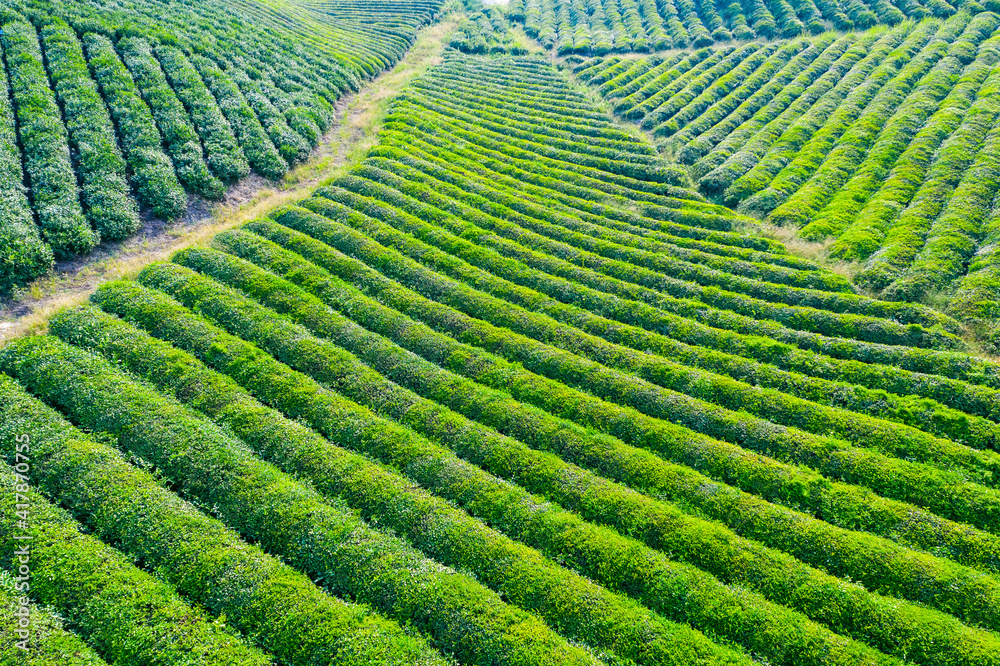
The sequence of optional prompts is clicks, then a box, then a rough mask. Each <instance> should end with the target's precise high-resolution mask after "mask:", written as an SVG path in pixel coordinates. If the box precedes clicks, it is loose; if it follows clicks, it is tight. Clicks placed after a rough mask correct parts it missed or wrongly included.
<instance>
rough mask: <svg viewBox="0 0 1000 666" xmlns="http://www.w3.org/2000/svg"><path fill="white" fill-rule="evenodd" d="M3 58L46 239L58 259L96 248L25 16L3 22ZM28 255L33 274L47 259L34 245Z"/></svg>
mask: <svg viewBox="0 0 1000 666" xmlns="http://www.w3.org/2000/svg"><path fill="white" fill-rule="evenodd" d="M2 27H3V36H2V38H0V43H2V44H3V49H4V59H5V60H6V62H7V72H8V74H9V76H10V93H11V99H12V100H13V102H14V110H15V117H16V119H17V130H18V138H19V139H20V143H21V149H22V151H23V152H22V161H23V164H24V172H25V175H26V176H27V185H28V192H29V193H30V195H31V205H32V208H33V209H34V212H35V215H36V216H37V217H38V224H39V226H40V227H41V230H42V238H44V239H45V242H46V243H48V244H49V246H50V247H51V248H52V253H53V254H54V255H55V257H56V258H58V259H65V258H68V257H71V256H73V255H75V254H83V253H85V252H89V251H90V250H92V249H93V248H94V247H95V246H96V245H97V243H98V242H99V241H100V234H99V233H98V232H97V231H95V230H94V229H92V228H91V226H90V223H89V222H88V221H87V218H85V217H84V215H83V209H82V208H81V206H80V192H79V188H78V187H77V181H76V175H75V174H74V172H73V164H72V161H71V160H70V153H69V139H68V137H67V134H66V127H65V126H64V125H63V122H62V116H61V114H60V111H59V105H58V104H57V103H56V99H55V95H54V94H53V92H52V90H51V88H49V78H48V74H47V73H46V71H45V66H44V64H43V61H42V51H41V48H40V46H39V43H38V34H37V33H36V32H35V28H34V27H33V26H32V25H31V24H30V23H27V22H25V21H12V22H9V23H4V25H3V26H2ZM26 252H27V254H28V256H27V257H25V258H26V259H28V260H29V261H30V260H31V259H34V261H35V262H37V263H35V264H34V265H32V264H30V263H29V264H28V265H29V266H31V267H30V268H29V269H28V270H29V274H30V273H34V272H36V271H37V268H38V265H39V264H42V265H44V264H45V263H47V262H46V260H45V257H44V254H43V253H44V250H42V251H41V252H40V251H39V250H38V249H37V248H32V247H31V246H30V245H29V247H28V248H26Z"/></svg>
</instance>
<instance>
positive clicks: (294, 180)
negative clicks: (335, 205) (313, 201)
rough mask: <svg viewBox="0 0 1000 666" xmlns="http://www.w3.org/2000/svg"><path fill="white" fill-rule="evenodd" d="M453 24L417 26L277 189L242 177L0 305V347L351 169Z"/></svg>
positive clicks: (435, 57) (436, 55)
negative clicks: (213, 200)
mask: <svg viewBox="0 0 1000 666" xmlns="http://www.w3.org/2000/svg"><path fill="white" fill-rule="evenodd" d="M456 25H457V20H456V19H455V18H454V17H452V18H446V19H444V20H443V21H441V22H439V23H436V24H434V25H431V26H429V27H427V28H425V29H424V30H422V31H421V32H420V34H419V35H418V37H417V40H416V42H415V43H414V45H413V47H412V48H411V49H410V50H409V52H407V54H406V56H405V57H404V58H403V59H402V60H401V61H400V62H399V63H397V65H396V66H395V67H394V68H393V69H392V70H390V71H388V72H385V73H383V74H382V75H380V76H379V77H378V78H376V79H375V80H374V81H372V82H371V83H369V84H368V85H367V86H366V87H365V88H364V89H363V90H362V91H360V92H359V93H357V94H354V95H348V96H345V97H344V98H343V99H342V100H341V101H340V103H339V104H338V105H337V107H338V108H337V114H338V117H339V123H338V124H337V125H336V126H335V127H333V128H332V129H331V130H330V131H329V132H328V133H327V134H326V136H324V137H323V140H322V141H321V142H320V145H319V146H318V147H317V148H316V149H315V150H314V151H313V153H312V155H310V157H309V159H308V160H307V161H306V162H305V163H303V164H300V165H298V166H297V167H295V168H294V169H292V170H290V171H289V172H288V174H287V175H286V176H285V178H284V180H283V181H282V182H281V183H273V182H271V181H267V180H265V179H263V178H260V177H259V176H250V177H248V178H247V179H245V180H243V181H241V182H240V183H238V184H237V185H235V186H234V187H233V188H231V189H230V191H229V192H228V193H227V195H226V198H225V199H224V200H223V201H222V202H220V203H218V204H214V205H213V204H208V203H206V202H202V201H195V202H194V205H192V207H191V209H190V210H189V212H188V214H187V215H186V216H185V217H184V219H182V220H180V221H178V222H176V223H174V224H172V225H168V224H164V223H157V222H156V221H151V222H150V223H149V224H147V225H146V229H145V230H144V232H143V233H142V234H140V235H139V236H136V237H134V238H131V239H129V240H127V241H124V242H122V243H118V244H114V245H110V246H102V247H101V248H99V249H98V250H97V251H95V252H94V253H92V254H91V255H89V256H87V257H83V258H80V259H75V260H73V261H71V262H64V263H63V264H61V265H60V266H57V270H56V272H55V274H53V275H51V276H48V277H44V278H41V279H39V280H36V281H35V282H33V283H31V284H30V285H28V286H27V287H25V288H24V289H21V290H19V291H18V292H17V293H15V294H14V296H13V297H12V298H11V299H8V300H7V301H5V302H3V303H0V346H3V345H4V344H5V343H6V342H8V341H10V340H12V339H13V338H15V337H18V336H22V335H28V334H32V333H42V332H45V330H46V326H47V322H48V319H49V317H51V316H52V315H53V314H54V313H56V312H57V311H59V310H61V309H63V308H65V307H69V306H73V305H77V304H79V303H82V302H84V301H86V300H87V298H88V297H89V296H90V294H91V293H92V292H93V291H94V290H95V289H96V288H97V287H98V286H100V285H101V284H102V283H104V282H108V281H111V280H117V279H120V278H127V277H133V276H135V275H136V274H137V273H138V272H139V271H140V270H142V268H143V267H144V266H146V265H147V264H149V263H152V262H154V261H163V260H166V259H168V258H169V257H170V256H171V255H172V254H173V253H174V252H176V251H178V250H181V249H183V248H186V247H191V246H194V245H202V244H205V243H206V242H207V241H208V240H210V239H211V238H212V237H213V236H215V235H216V234H217V233H219V232H221V231H224V230H226V229H230V228H233V227H236V226H239V225H241V224H243V223H245V222H248V221H250V220H253V219H255V218H258V217H260V216H262V215H265V214H267V213H268V212H270V211H271V210H274V209H275V208H278V207H279V206H283V205H287V204H291V203H294V202H296V201H299V200H301V199H303V198H305V197H306V196H308V195H309V193H310V192H312V191H313V190H314V189H315V188H316V187H317V186H319V185H322V184H323V183H325V182H328V181H330V180H332V179H333V178H336V177H337V176H339V175H341V174H342V173H344V172H345V171H347V170H348V169H350V168H351V167H353V166H354V165H355V164H357V163H358V162H359V161H361V159H363V158H364V156H365V154H366V153H367V152H368V150H369V149H370V148H371V147H372V146H373V145H375V143H376V141H377V140H378V133H379V130H380V129H381V125H382V121H383V119H384V117H385V111H386V106H387V104H388V102H389V100H390V99H391V98H392V97H394V96H395V95H396V94H397V93H398V92H399V91H400V90H401V89H402V88H403V86H405V85H406V84H407V83H408V82H409V81H410V79H411V78H413V77H414V76H415V75H417V74H419V73H421V72H423V71H424V70H425V69H426V68H427V67H430V66H432V65H434V64H437V63H439V62H440V60H441V52H442V50H443V48H444V43H445V41H444V40H445V37H446V36H447V35H448V34H449V33H450V32H451V31H452V30H453V29H454V27H455V26H456Z"/></svg>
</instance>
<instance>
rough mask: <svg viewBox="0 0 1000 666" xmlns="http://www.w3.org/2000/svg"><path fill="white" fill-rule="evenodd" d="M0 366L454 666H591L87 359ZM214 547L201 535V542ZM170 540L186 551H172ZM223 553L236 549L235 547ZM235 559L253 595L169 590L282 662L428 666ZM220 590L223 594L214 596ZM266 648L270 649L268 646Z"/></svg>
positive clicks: (35, 349)
mask: <svg viewBox="0 0 1000 666" xmlns="http://www.w3.org/2000/svg"><path fill="white" fill-rule="evenodd" d="M0 366H2V367H3V368H4V369H5V370H7V371H9V372H11V373H12V374H14V375H16V377H17V378H18V379H19V380H20V381H21V382H22V383H23V384H24V385H25V386H26V387H27V388H29V389H30V390H31V391H32V392H33V393H34V394H36V395H40V396H42V397H45V398H46V399H47V400H48V401H49V402H51V403H53V404H55V405H57V406H58V407H59V408H60V409H61V410H63V411H64V412H66V413H67V414H68V416H70V417H71V418H72V419H73V420H74V422H75V423H77V424H78V425H79V426H81V427H85V428H90V429H94V430H100V431H103V432H106V433H108V434H110V435H112V436H114V437H116V438H117V440H118V446H119V447H121V448H122V449H123V450H125V451H128V452H130V453H133V454H136V455H138V456H141V457H142V458H145V459H146V460H149V461H150V462H152V463H153V464H155V465H157V467H159V468H160V469H161V470H162V472H163V473H164V475H166V476H167V478H169V479H170V480H171V482H172V484H173V485H174V486H175V487H176V488H178V490H179V492H180V494H181V495H183V496H185V497H188V498H190V499H191V500H195V501H197V502H198V504H199V506H202V507H205V508H206V509H208V508H210V509H211V510H212V511H213V513H217V515H219V516H220V518H222V519H223V520H224V521H225V522H226V524H227V525H230V526H232V527H233V528H235V529H237V530H238V531H239V532H240V533H241V534H242V535H244V536H245V537H246V538H251V539H253V540H254V541H255V542H257V543H259V544H260V546H261V547H262V548H265V549H267V551H269V552H271V553H274V554H276V555H279V556H281V557H282V559H283V561H285V562H287V563H288V564H289V565H292V566H294V567H295V568H296V569H298V570H299V571H302V572H304V573H306V574H309V575H310V577H312V578H313V579H314V580H317V581H318V582H319V583H320V584H322V585H323V586H324V587H325V588H327V589H329V590H330V591H331V592H333V593H335V594H338V595H341V596H348V597H349V598H351V599H356V600H358V601H362V602H364V603H367V604H368V605H371V606H374V607H376V608H377V609H381V610H382V611H384V612H385V613H386V614H388V615H390V616H395V617H396V618H398V619H399V620H400V621H402V622H405V623H412V624H413V625H414V626H416V627H418V628H421V629H424V630H426V631H428V632H430V633H432V634H433V635H434V637H435V638H436V639H437V644H438V645H440V646H441V647H442V648H443V649H445V650H447V651H448V652H451V653H454V654H455V655H456V657H457V658H459V659H462V660H463V661H465V662H466V663H492V662H493V661H494V660H497V659H512V660H521V661H522V662H523V663H538V664H559V663H566V664H590V663H594V662H593V659H592V658H590V657H589V656H587V655H586V653H584V652H583V651H582V650H580V649H579V648H575V647H571V646H570V645H569V644H567V643H565V642H564V641H562V640H561V639H560V638H558V637H557V636H556V635H555V634H554V633H553V632H552V631H551V630H550V629H549V628H548V627H546V626H545V625H544V624H542V623H541V622H540V621H539V620H538V619H537V618H535V617H534V616H532V615H530V614H528V613H526V612H524V611H520V610H518V609H515V608H513V607H511V606H508V605H507V604H505V603H503V602H502V601H501V600H500V599H499V597H498V596H497V595H495V594H493V593H491V592H489V591H488V590H487V589H485V588H484V587H483V586H481V585H480V584H479V583H477V582H476V581H475V580H474V579H472V578H471V577H469V576H467V575H463V574H459V573H457V572H455V571H453V570H451V569H448V568H446V567H444V566H441V565H440V564H437V563H435V562H433V561H430V560H428V559H427V558H425V557H424V556H422V555H421V554H420V553H419V551H416V550H415V549H414V548H412V547H411V546H409V545H407V543H406V542H405V541H403V540H402V539H399V538H398V537H395V536H392V535H391V534H389V533H386V532H382V531H379V530H376V529H373V528H371V527H369V526H368V525H367V524H366V523H365V522H364V521H362V520H361V519H360V518H359V517H358V516H357V515H356V514H355V513H354V512H353V511H351V510H350V509H349V508H348V507H346V506H343V505H342V504H340V503H326V502H324V501H323V499H322V497H321V496H320V495H319V494H318V493H317V492H316V491H315V490H313V489H312V487H311V486H309V485H308V484H304V483H302V482H299V481H296V480H294V479H293V478H292V477H290V476H288V475H286V474H284V473H282V472H280V471H279V470H277V469H276V468H275V467H274V466H273V465H270V464H268V463H265V462H263V461H261V460H260V459H258V458H256V457H254V456H253V455H252V454H251V453H250V452H249V451H248V450H247V449H246V448H245V446H244V445H243V444H241V443H240V442H239V440H237V439H235V438H234V437H233V436H232V435H230V434H227V433H226V432H225V431H224V430H222V429H221V428H219V427H218V426H216V425H215V424H213V423H211V422H210V421H209V420H208V419H206V418H205V417H203V416H200V415H198V414H195V413H194V412H192V411H191V410H189V409H186V408H184V407H183V406H182V405H180V404H178V403H177V402H176V401H175V400H172V399H168V398H167V397H165V396H163V395H161V394H159V393H158V392H156V391H155V390H154V389H152V388H151V387H149V386H148V385H146V384H141V383H139V382H136V381H135V380H134V379H132V378H130V377H129V376H128V375H126V374H124V373H123V372H121V371H120V370H117V369H116V368H115V367H114V366H113V365H112V364H110V363H108V362H107V361H105V360H103V359H101V358H100V357H96V356H93V355H91V354H89V353H86V352H83V351H81V350H79V349H77V348H74V347H70V346H69V345H66V344H65V343H62V342H60V341H56V340H54V339H52V338H47V337H33V338H25V339H21V340H18V341H15V342H14V343H12V344H11V345H9V346H7V347H6V348H4V350H3V352H0ZM146 504H147V502H145V501H143V500H142V499H139V498H136V499H135V500H132V501H129V502H128V505H129V506H132V507H133V510H135V511H141V510H142V509H143V508H144V507H145V506H146ZM188 520H189V521H190V519H188ZM157 522H158V521H157V520H156V519H154V520H153V524H156V523H157ZM215 524H216V525H217V523H215ZM219 529H221V526H220V527H219ZM153 534H154V535H155V533H153ZM226 534H227V536H228V535H230V534H231V533H229V532H227V533H226ZM220 538H221V537H220V536H214V537H213V541H216V542H217V541H218V540H219V539H220ZM178 541H182V542H183V543H184V544H186V545H187V547H186V548H183V549H181V548H179V547H178V546H177V542H178ZM234 541H236V537H235V535H233V536H229V538H228V539H226V540H225V541H224V542H223V543H222V544H220V548H221V551H222V552H219V553H218V554H216V552H215V551H214V550H208V548H207V544H206V545H205V546H202V545H200V544H199V543H198V541H196V540H194V539H192V538H191V537H190V534H188V535H187V536H185V537H184V538H183V539H172V540H171V542H172V544H171V546H170V547H169V549H165V550H163V551H161V552H160V556H161V557H164V558H178V560H179V561H180V562H183V561H185V560H187V559H188V558H190V557H192V556H193V555H192V552H191V551H195V552H197V553H199V554H202V556H203V557H205V558H206V559H207V560H208V562H210V563H212V564H214V565H216V566H218V564H219V559H220V558H222V562H223V563H225V561H226V559H228V558H227V556H225V552H226V551H229V550H234V549H236V546H235V544H233V542H234ZM236 550H237V552H238V551H244V552H245V551H247V550H248V547H246V546H244V547H243V548H241V549H236ZM248 556H249V557H252V558H254V559H256V560H257V561H255V562H250V563H248V565H247V566H246V567H245V568H241V571H242V572H243V573H244V574H245V575H249V576H250V581H261V585H260V587H255V588H253V589H254V594H251V595H248V594H247V593H245V592H242V589H243V588H244V587H245V586H246V585H247V584H249V581H247V582H245V583H244V582H236V583H230V582H229V581H228V580H227V579H226V578H225V577H222V578H220V579H219V580H218V583H217V584H215V583H211V582H207V581H204V577H205V575H206V574H201V575H198V576H194V577H188V578H185V579H184V580H185V583H186V585H185V586H183V587H182V589H183V590H184V591H185V592H187V591H188V589H189V588H190V590H191V593H199V594H201V595H203V598H205V600H206V601H209V600H211V601H214V602H215V603H224V602H227V601H230V600H231V602H232V605H231V607H230V608H226V609H223V608H218V611H219V612H223V610H225V612H226V615H227V617H228V618H230V620H231V621H234V622H235V621H236V619H235V618H236V615H237V613H240V614H241V615H242V618H243V622H245V623H246V624H243V623H242V622H241V623H240V625H241V628H244V629H246V630H247V631H250V632H252V633H254V634H255V635H257V634H258V633H259V635H260V636H261V637H262V638H265V639H267V640H273V641H280V643H279V645H281V646H282V647H283V648H284V651H286V652H290V653H295V654H296V655H297V656H296V657H295V659H296V660H297V661H300V663H314V662H315V661H316V660H317V658H321V657H319V655H324V654H325V655H329V656H325V657H322V658H323V660H324V661H325V660H329V659H333V658H334V657H336V656H337V655H339V654H341V653H345V655H356V656H349V657H348V659H351V658H353V659H355V660H356V661H358V662H361V663H379V664H390V663H400V664H402V663H407V664H409V663H414V662H416V663H440V659H439V658H437V657H434V656H432V655H431V654H430V652H429V651H428V649H427V647H426V645H425V644H424V643H423V641H422V640H420V639H416V638H413V637H411V636H409V635H408V634H407V633H406V632H405V631H404V630H403V629H402V628H401V627H400V626H399V625H397V624H395V623H394V622H390V621H387V620H385V619H382V618H380V617H379V616H375V615H373V614H371V613H370V612H367V611H365V610H363V609H362V608H359V607H350V606H344V605H339V608H338V607H337V605H333V604H330V603H323V602H321V601H320V598H319V597H321V595H319V591H318V590H316V589H315V588H314V587H313V586H312V585H311V584H309V583H308V582H307V580H306V579H305V578H304V576H303V575H302V574H299V573H297V572H294V573H293V572H292V570H291V569H289V568H288V567H287V566H285V565H282V564H279V563H278V561H277V560H274V559H272V558H269V556H266V555H264V553H263V552H262V551H260V550H257V549H254V550H253V551H252V552H250V553H249V554H248ZM228 557H232V556H231V555H230V556H228ZM264 558H268V559H264ZM168 561H169V560H168ZM220 569H221V570H219V569H216V572H217V573H216V575H219V576H223V575H224V574H228V573H229V567H228V566H225V565H223V566H222V567H220ZM251 572H252V573H251ZM178 573H181V571H178ZM262 574H265V575H262ZM289 578H291V580H289ZM206 583H207V584H206ZM296 588H298V589H300V590H302V593H301V594H300V595H294V596H293V595H291V594H290V590H292V589H296ZM225 591H229V594H219V592H225ZM247 597H249V598H247ZM307 597H312V598H311V599H310V598H307ZM282 607H285V608H287V612H289V613H291V614H292V615H291V617H293V618H295V623H296V625H297V626H298V627H299V631H300V632H302V633H298V635H295V636H291V637H288V638H285V637H284V635H285V632H286V631H287V629H285V628H284V625H287V624H288V622H289V621H288V620H287V619H286V618H284V617H283V615H284V612H279V611H280V609H281V608H282ZM312 613H320V614H321V615H320V617H322V616H326V617H327V618H329V623H330V624H329V625H327V626H326V627H323V628H322V630H317V629H316V624H317V618H315V617H314V616H313V615H312ZM259 622H269V623H274V624H273V625H272V626H273V628H264V627H261V628H254V624H256V623H259ZM251 623H254V624H251ZM269 647H271V649H272V651H276V650H277V648H278V645H273V646H269ZM316 651H319V652H316Z"/></svg>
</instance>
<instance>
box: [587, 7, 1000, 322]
mask: <svg viewBox="0 0 1000 666" xmlns="http://www.w3.org/2000/svg"><path fill="white" fill-rule="evenodd" d="M998 26H1000V17H998V16H997V15H995V14H992V13H985V14H979V15H977V16H974V17H972V16H969V15H967V14H959V15H956V16H954V17H952V18H950V19H948V20H946V21H943V22H942V21H932V20H929V21H924V22H921V23H917V24H912V23H906V24H901V25H900V26H898V27H896V28H892V29H881V30H874V31H869V32H865V33H859V34H848V35H843V36H838V35H834V34H826V35H821V36H819V37H815V38H810V39H801V40H793V41H789V42H784V43H772V44H748V45H745V46H742V47H738V48H726V49H715V50H709V49H703V50H701V51H697V52H689V53H678V54H675V55H672V56H669V57H665V58H661V59H651V58H647V59H641V60H621V59H616V58H609V59H605V60H600V61H587V62H585V63H582V64H581V65H579V66H578V69H579V72H578V75H579V76H580V77H581V78H583V79H584V80H587V81H588V82H589V83H590V84H592V85H594V86H596V87H597V89H598V91H599V92H600V93H601V94H603V95H605V96H606V97H607V98H608V99H609V101H611V102H612V103H613V105H614V108H615V110H616V111H617V112H618V113H620V114H621V115H622V116H623V117H625V118H628V119H632V120H635V121H637V122H639V123H640V124H641V126H642V127H643V128H644V129H646V130H648V131H649V132H650V133H652V134H653V136H654V137H656V138H657V141H659V142H660V148H661V150H662V151H663V152H664V153H666V154H668V155H672V156H674V157H675V158H676V159H677V160H679V161H680V162H682V163H684V164H687V165H690V169H691V172H692V174H693V176H694V178H695V179H697V182H698V185H699V189H700V190H701V191H702V192H704V193H705V194H707V195H709V196H713V197H714V196H718V197H720V198H721V199H722V200H723V201H724V202H725V203H727V204H729V205H730V206H733V207H735V209H736V210H737V211H740V212H743V213H746V214H750V215H753V216H756V217H760V218H763V219H765V220H766V221H768V222H770V223H773V224H776V225H781V226H786V227H791V228H798V229H799V235H800V236H801V237H803V238H805V239H808V240H810V241H827V239H829V242H830V244H829V247H828V248H827V251H828V254H829V256H830V257H831V258H834V259H839V260H848V261H859V262H863V266H862V268H861V270H860V272H859V273H858V274H857V276H856V278H855V279H856V282H857V283H858V284H859V285H860V286H862V287H864V288H865V289H867V290H869V291H871V292H873V293H877V294H880V295H881V296H882V297H884V298H889V299H892V300H911V301H914V300H921V299H923V298H926V297H928V296H929V295H932V294H935V293H938V292H941V291H943V292H944V295H945V296H946V297H947V298H948V302H949V305H948V307H949V311H950V312H951V313H953V314H954V315H956V316H958V317H961V318H963V319H967V320H972V321H976V320H983V319H994V318H996V317H997V315H998V314H1000V309H998V304H997V302H998V300H1000V299H998V294H1000V291H998V288H1000V287H998V285H1000V280H998V277H1000V273H998V271H997V268H996V264H997V260H996V258H995V255H996V252H997V249H996V248H997V240H998V238H1000V236H998V231H997V228H995V227H997V224H996V219H997V216H996V210H995V206H994V198H995V196H996V194H997V192H998V191H1000V178H998V174H997V172H996V167H995V164H996V162H997V159H998V153H997V150H998V146H1000V143H998V141H1000V132H998V131H997V129H996V125H997V119H998V116H997V114H998V112H1000V105H998V100H1000V97H998V96H997V91H998V88H997V84H998V82H1000V78H998V77H1000V69H998V67H997V64H998V58H1000V51H998V46H1000V41H998V40H1000V32H997V28H998Z"/></svg>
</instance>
